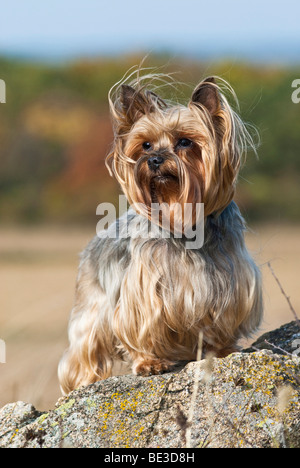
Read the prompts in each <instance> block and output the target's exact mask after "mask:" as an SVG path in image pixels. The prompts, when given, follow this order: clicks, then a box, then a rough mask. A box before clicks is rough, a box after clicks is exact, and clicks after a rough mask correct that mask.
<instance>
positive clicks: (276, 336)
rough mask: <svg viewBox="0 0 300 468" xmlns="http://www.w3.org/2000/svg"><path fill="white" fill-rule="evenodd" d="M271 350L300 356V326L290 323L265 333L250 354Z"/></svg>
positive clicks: (252, 347)
mask: <svg viewBox="0 0 300 468" xmlns="http://www.w3.org/2000/svg"><path fill="white" fill-rule="evenodd" d="M260 349H269V350H271V351H273V352H275V353H277V354H282V355H284V354H293V355H298V356H300V325H299V323H298V322H296V321H294V322H290V323H287V324H286V325H282V327H280V328H277V329H276V330H272V331H270V332H267V333H264V334H263V335H262V336H260V337H259V338H258V340H257V341H255V343H253V344H252V346H251V348H249V349H247V350H245V351H248V352H252V351H257V350H260Z"/></svg>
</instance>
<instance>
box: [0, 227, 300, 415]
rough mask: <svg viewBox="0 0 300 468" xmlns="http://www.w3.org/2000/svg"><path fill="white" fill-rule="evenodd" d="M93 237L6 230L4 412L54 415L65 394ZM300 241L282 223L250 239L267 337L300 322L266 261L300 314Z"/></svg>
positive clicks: (1, 263)
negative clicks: (17, 406)
mask: <svg viewBox="0 0 300 468" xmlns="http://www.w3.org/2000/svg"><path fill="white" fill-rule="evenodd" d="M93 234H94V232H93V230H92V229H86V230H80V231H79V230H78V228H76V229H71V228H68V229H58V228H55V229H54V228H48V229H46V228H38V229H29V228H19V229H8V228H7V229H2V230H1V231H0V239H1V244H0V282H1V297H0V310H1V319H0V338H2V339H4V340H5V342H6V352H7V359H6V361H7V362H6V364H0V379H1V386H0V407H1V406H3V405H4V404H6V403H8V402H12V401H16V400H23V401H26V402H30V403H33V404H34V405H35V406H36V407H37V408H38V409H40V410H47V409H49V408H51V407H53V405H54V403H55V402H56V400H57V399H58V397H59V396H60V390H59V386H58V381H57V377H56V370H57V364H58V361H59V359H60V356H61V354H62V352H63V350H64V348H65V347H66V345H67V322H68V316H69V312H70V310H71V307H72V303H73V298H74V284H75V279H76V273H77V263H78V253H79V252H80V251H81V250H82V249H83V248H84V246H85V245H86V243H87V242H88V240H89V239H90V238H91V236H92V235H93ZM299 238H300V226H278V225H277V226H276V225H268V226H257V227H256V228H254V229H253V232H252V233H249V234H248V236H247V242H248V245H249V248H250V250H251V251H252V253H253V254H254V255H255V258H256V259H257V261H258V263H259V264H260V265H262V271H263V277H264V291H265V309H266V310H265V319H264V323H263V325H262V328H261V332H263V331H266V330H270V329H273V328H275V327H277V326H279V325H281V324H283V323H285V322H289V321H290V320H292V319H293V316H292V313H291V311H290V309H289V307H288V305H287V302H286V299H285V298H284V297H283V295H282V293H281V292H280V289H279V288H278V285H277V284H276V282H275V280H274V277H273V276H272V274H271V272H270V269H269V267H268V266H267V264H266V262H267V261H271V263H272V267H273V269H274V271H275V272H276V275H277V276H278V277H279V278H280V281H281V283H282V285H283V287H284V289H285V291H286V293H287V294H288V295H289V296H290V297H291V300H292V303H293V305H294V307H295V309H296V311H299V310H300V295H299V280H298V278H299V263H300V243H299ZM123 371H124V369H123ZM121 372H122V370H121Z"/></svg>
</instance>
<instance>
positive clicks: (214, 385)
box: [0, 324, 300, 448]
mask: <svg viewBox="0 0 300 468" xmlns="http://www.w3.org/2000/svg"><path fill="white" fill-rule="evenodd" d="M279 330H281V332H280V333H282V332H283V331H287V335H286V336H287V338H286V341H284V339H283V337H282V336H279V334H278V333H279V332H278V331H274V332H273V335H272V340H273V339H275V338H276V340H277V341H276V342H275V343H274V342H273V344H276V346H277V345H280V347H281V345H283V344H284V343H287V342H289V341H288V340H289V338H288V337H290V338H291V337H292V336H294V335H295V333H296V334H297V333H298V330H297V329H296V328H294V324H293V325H292V324H288V325H286V326H285V327H281V329H279ZM292 330H293V331H294V332H295V333H292ZM277 338H278V339H277ZM289 350H290V351H291V348H289ZM299 390H300V358H299V357H298V356H296V355H280V354H275V353H274V349H272V350H260V351H255V352H240V353H234V354H231V355H230V356H227V357H226V358H223V359H216V358H208V359H206V360H202V361H200V362H190V363H188V364H187V365H185V366H184V367H178V368H176V369H175V370H174V371H173V372H170V373H166V374H163V375H158V376H151V377H136V376H133V375H126V376H124V375H123V376H119V377H111V378H108V379H106V380H104V381H101V382H97V383H95V384H92V385H89V386H88V387H85V388H80V389H78V390H75V391H73V392H71V393H70V394H69V395H68V396H66V397H63V398H61V399H60V400H59V401H58V402H57V405H56V407H55V408H54V409H53V410H50V411H49V412H38V411H37V410H36V409H35V408H34V407H32V406H31V405H28V404H25V403H22V402H17V403H12V404H9V405H6V406H5V407H4V408H2V409H1V410H0V447H19V448H21V447H36V448H39V447H91V448H92V447H105V448H126V447H128V448H162V447H163V448H167V447H170V448H182V447H186V446H187V445H189V446H191V447H197V448H200V447H218V448H220V447H236V448H238V447H257V448H267V447H300V394H299ZM194 396H195V397H196V398H195V399H194ZM193 401H194V402H195V404H193ZM190 414H191V415H192V417H191V424H189V415H190Z"/></svg>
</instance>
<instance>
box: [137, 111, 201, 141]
mask: <svg viewBox="0 0 300 468" xmlns="http://www.w3.org/2000/svg"><path fill="white" fill-rule="evenodd" d="M194 126H195V118H194V116H193V114H192V112H191V111H190V109H188V108H187V107H183V106H177V107H172V108H169V109H167V110H164V111H163V112H153V113H150V114H147V115H144V116H142V117H141V118H140V119H139V120H138V121H137V122H136V123H135V125H134V126H133V128H132V130H131V136H132V137H135V138H139V139H141V140H145V141H149V142H153V143H154V142H156V143H159V144H160V145H166V146H167V145H169V144H173V142H174V139H176V138H178V137H180V136H189V134H190V133H191V132H192V133H194V131H195V129H194Z"/></svg>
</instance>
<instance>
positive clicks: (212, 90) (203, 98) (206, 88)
mask: <svg viewBox="0 0 300 468" xmlns="http://www.w3.org/2000/svg"><path fill="white" fill-rule="evenodd" d="M191 102H192V103H194V104H201V105H202V106H204V107H206V109H207V110H208V112H209V113H210V114H211V115H214V114H215V113H216V112H218V110H219V109H220V105H221V104H220V96H219V91H218V87H217V85H216V81H215V79H214V77H209V78H206V79H205V80H204V81H202V82H201V83H200V84H199V85H198V86H197V87H196V88H195V90H194V92H193V94H192V98H191Z"/></svg>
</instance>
